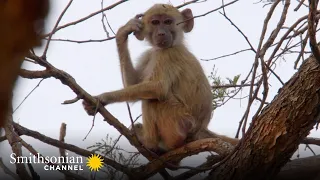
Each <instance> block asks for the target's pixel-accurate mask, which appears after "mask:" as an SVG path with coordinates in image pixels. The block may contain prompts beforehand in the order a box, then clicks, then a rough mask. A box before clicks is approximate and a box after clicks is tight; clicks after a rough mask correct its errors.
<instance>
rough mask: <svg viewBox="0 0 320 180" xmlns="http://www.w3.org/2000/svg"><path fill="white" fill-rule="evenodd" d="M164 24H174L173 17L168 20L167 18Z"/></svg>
mask: <svg viewBox="0 0 320 180" xmlns="http://www.w3.org/2000/svg"><path fill="white" fill-rule="evenodd" d="M164 24H166V25H170V24H172V19H167V20H165V21H164Z"/></svg>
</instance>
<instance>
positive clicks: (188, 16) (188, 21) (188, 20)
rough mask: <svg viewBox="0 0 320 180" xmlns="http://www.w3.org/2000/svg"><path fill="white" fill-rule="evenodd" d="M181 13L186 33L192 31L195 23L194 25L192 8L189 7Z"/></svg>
mask: <svg viewBox="0 0 320 180" xmlns="http://www.w3.org/2000/svg"><path fill="white" fill-rule="evenodd" d="M181 15H182V17H183V21H185V22H184V25H183V31H184V32H185V33H188V32H190V31H192V29H193V25H194V20H193V14H192V11H191V9H189V8H188V9H185V10H183V11H181Z"/></svg>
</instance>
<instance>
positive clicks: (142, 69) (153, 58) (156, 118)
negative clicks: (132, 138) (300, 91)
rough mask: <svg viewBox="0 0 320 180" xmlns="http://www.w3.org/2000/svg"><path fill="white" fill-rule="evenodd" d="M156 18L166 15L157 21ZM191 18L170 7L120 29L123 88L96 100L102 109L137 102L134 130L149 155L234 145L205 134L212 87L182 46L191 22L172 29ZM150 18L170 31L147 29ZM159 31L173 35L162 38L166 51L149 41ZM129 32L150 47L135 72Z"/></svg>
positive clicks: (154, 10)
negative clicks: (209, 141)
mask: <svg viewBox="0 0 320 180" xmlns="http://www.w3.org/2000/svg"><path fill="white" fill-rule="evenodd" d="M159 13H160V15H163V14H164V15H163V16H157V15H158V14H159ZM190 16H191V17H192V12H191V10H190V9H186V10H184V11H182V12H179V11H178V10H177V9H176V8H174V7H173V6H170V5H161V4H160V5H159V4H157V5H155V6H153V7H151V8H150V9H149V10H148V11H147V12H146V13H145V14H144V17H143V20H142V21H141V20H139V19H138V18H137V17H136V18H134V19H132V20H130V21H129V22H128V23H127V24H126V25H124V26H123V27H121V28H120V29H119V31H118V33H117V35H116V42H117V47H118V53H119V58H120V64H121V71H122V76H123V83H124V86H125V88H124V89H122V90H118V91H113V92H106V93H103V94H100V95H99V96H96V97H97V98H99V99H100V101H101V103H102V104H103V105H107V104H110V103H115V102H123V101H129V102H134V101H138V100H141V101H142V118H143V123H142V126H141V124H137V125H135V128H136V129H137V132H138V133H137V135H138V137H139V139H140V141H141V142H142V143H143V145H144V146H146V147H147V148H149V149H152V150H158V149H159V148H161V149H164V150H165V151H168V150H171V149H175V148H177V147H179V146H181V145H183V144H185V143H186V142H187V139H191V140H197V139H200V138H206V137H208V136H209V137H220V138H222V139H224V140H226V141H228V142H230V139H232V138H228V137H224V136H220V135H217V134H215V133H213V132H210V131H209V130H208V129H207V126H208V124H209V121H210V119H211V113H212V93H211V87H210V84H209V82H208V79H207V77H206V75H205V74H204V71H203V69H202V67H201V65H200V63H199V61H198V60H197V59H196V57H195V56H194V55H193V54H192V53H191V52H190V51H189V50H188V49H187V48H186V46H185V45H184V44H183V35H184V32H190V31H191V30H192V28H193V19H192V20H190V21H187V22H185V23H182V25H176V23H178V22H180V21H182V20H185V19H189V17H190ZM148 18H158V19H159V20H161V21H163V19H166V18H172V19H173V20H175V21H174V24H172V25H171V26H170V25H163V26H153V25H151V24H148V23H149V21H148ZM157 28H158V29H157ZM161 28H163V29H161ZM158 30H162V32H170V33H171V32H172V31H173V32H174V36H173V35H171V34H169V35H168V37H166V38H167V39H166V40H170V41H172V45H171V46H170V47H166V48H159V47H157V46H156V45H155V42H157V41H156V40H158V39H156V40H155V39H153V38H154V36H152V35H154V34H153V33H157V32H158ZM131 32H134V34H135V36H136V37H137V38H138V39H139V40H143V39H144V38H146V39H147V40H148V41H149V42H150V44H151V45H152V48H151V49H149V50H147V51H146V52H145V53H143V54H142V55H141V57H140V59H139V63H138V64H137V66H136V67H133V65H132V62H131V58H130V54H129V50H128V41H127V39H128V35H129V34H130V33H131ZM156 35H158V34H156ZM156 38H158V37H156ZM158 41H159V40H158ZM83 105H84V107H85V109H86V111H87V112H88V114H90V115H92V114H93V112H94V107H90V106H89V105H88V104H87V103H86V102H83ZM135 128H133V129H135ZM160 146H161V147H160Z"/></svg>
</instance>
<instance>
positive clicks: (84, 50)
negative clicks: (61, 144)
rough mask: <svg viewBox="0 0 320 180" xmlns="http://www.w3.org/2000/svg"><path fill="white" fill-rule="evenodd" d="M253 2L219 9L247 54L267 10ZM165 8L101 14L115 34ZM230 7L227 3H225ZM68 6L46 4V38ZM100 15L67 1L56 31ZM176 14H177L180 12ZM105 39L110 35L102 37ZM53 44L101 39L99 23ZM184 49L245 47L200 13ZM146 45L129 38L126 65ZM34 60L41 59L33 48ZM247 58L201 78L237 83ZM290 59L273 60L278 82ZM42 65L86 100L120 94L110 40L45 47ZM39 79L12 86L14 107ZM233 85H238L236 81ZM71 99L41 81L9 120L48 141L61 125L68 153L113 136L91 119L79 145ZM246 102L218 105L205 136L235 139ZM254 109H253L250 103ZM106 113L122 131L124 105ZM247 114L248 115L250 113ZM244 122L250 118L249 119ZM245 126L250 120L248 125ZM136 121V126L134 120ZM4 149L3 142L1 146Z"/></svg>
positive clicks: (81, 116) (140, 4)
mask: <svg viewBox="0 0 320 180" xmlns="http://www.w3.org/2000/svg"><path fill="white" fill-rule="evenodd" d="M257 1H258V0H255V1H252V0H245V1H239V2H237V3H235V4H233V5H231V6H229V7H227V8H226V12H227V15H228V17H229V18H230V19H232V20H233V22H234V23H235V24H236V25H237V26H238V27H240V28H241V30H242V31H243V32H244V33H245V34H246V35H247V37H248V38H249V40H250V41H251V43H252V44H253V46H254V47H257V46H258V42H259V37H260V33H261V30H262V24H263V21H264V18H265V16H266V13H267V12H268V10H269V7H270V6H267V7H265V8H263V4H261V3H258V4H254V3H255V2H257ZM115 2H117V1H114V0H108V1H105V2H104V6H105V7H106V6H108V5H111V4H113V3H115ZM167 2H168V1H167V0H166V1H160V0H159V1H156V0H143V1H142V0H140V1H137V0H131V1H128V2H126V3H123V4H121V5H119V6H117V7H116V8H114V9H111V10H110V11H106V12H105V13H106V15H107V17H108V20H109V23H110V25H111V27H112V29H113V30H114V31H115V32H116V31H117V30H118V28H119V27H120V26H122V25H123V24H125V23H126V22H127V21H128V20H129V19H130V18H132V17H134V16H135V15H136V14H138V13H142V12H144V11H145V10H146V9H147V8H149V7H150V6H152V5H153V4H154V3H167ZM170 2H171V3H172V4H173V5H180V4H182V3H183V2H184V1H183V0H172V1H170ZM227 2H230V1H226V3H227ZM67 3H68V1H66V0H55V1H52V2H51V4H52V6H51V12H50V16H49V18H48V22H47V31H51V29H52V28H53V26H54V24H55V22H56V20H57V18H58V16H59V15H60V13H61V11H62V10H63V9H64V8H65V6H66V4H67ZM296 5H297V3H296V1H292V5H291V8H290V10H289V11H290V13H289V16H287V21H286V23H285V24H286V26H290V25H291V24H292V23H293V22H295V21H296V20H297V18H299V17H301V16H303V15H306V14H307V8H305V7H304V6H302V7H301V10H300V11H299V12H294V11H293V8H295V7H296ZM219 6H221V1H215V0H208V1H206V2H204V3H197V4H192V5H190V6H188V7H189V8H191V9H192V11H193V14H194V15H200V14H203V13H205V12H207V11H210V10H212V9H215V8H217V7H219ZM282 7H283V6H282V5H279V6H278V8H277V10H276V12H275V13H274V16H273V18H272V20H271V23H270V26H269V29H268V35H269V33H270V32H271V31H272V30H273V29H274V28H275V26H276V24H277V23H278V20H279V16H280V12H281V11H282ZM100 8H101V1H100V0H93V1H74V2H73V3H72V5H71V7H70V8H69V9H68V11H67V13H66V14H65V15H64V17H63V18H62V20H61V22H60V25H63V24H66V23H68V22H72V21H75V20H78V19H80V18H82V17H85V16H87V15H88V14H90V13H92V12H95V11H97V10H99V9H100ZM182 9H185V7H184V8H182ZM109 32H110V34H111V35H112V32H111V31H110V30H109ZM53 38H59V39H71V40H89V39H103V38H106V33H105V32H104V30H103V27H102V23H101V15H100V14H99V15H96V16H94V17H93V18H90V19H89V20H86V21H85V22H82V23H79V24H77V25H75V26H70V27H68V28H65V29H62V30H60V31H58V32H57V33H56V34H55V35H54V36H53ZM186 45H187V46H188V47H189V49H190V51H191V52H192V53H194V55H195V56H196V57H197V58H198V59H209V58H214V57H217V56H221V55H224V54H228V53H233V52H235V51H238V50H242V49H246V48H248V45H247V43H246V41H245V39H244V38H243V37H242V36H241V35H240V34H239V33H238V31H237V30H236V29H235V28H234V27H233V26H232V25H231V24H230V23H229V22H228V21H227V20H226V19H225V18H224V17H223V16H222V15H220V14H219V13H218V12H215V13H212V14H208V15H207V16H204V17H200V18H197V19H195V27H194V29H193V31H192V32H191V33H188V34H186ZM147 46H148V44H147V43H145V42H140V41H138V40H136V39H135V38H134V37H133V36H130V37H129V48H130V52H131V56H132V59H133V60H134V61H136V58H137V57H138V56H139V54H141V53H142V52H143V51H144V50H145V49H146V48H147ZM37 52H38V54H39V55H41V54H42V50H41V49H39V50H38V51H37ZM254 56H255V54H253V53H252V52H250V51H248V52H245V53H241V54H238V55H236V56H232V57H227V58H224V59H220V60H216V61H200V63H201V65H202V67H203V68H204V70H205V73H206V74H207V75H208V76H209V74H210V72H211V71H212V68H213V67H214V66H215V69H216V70H217V75H219V76H221V77H222V78H226V77H233V76H235V75H238V74H241V77H240V80H242V79H243V78H244V77H245V76H246V75H247V73H248V72H249V70H250V69H251V66H252V63H253V61H254ZM295 58H296V56H295V55H293V56H286V59H285V60H282V61H279V63H278V65H277V69H276V73H278V75H280V76H281V78H282V80H283V81H284V82H286V81H287V80H288V79H289V78H290V77H291V76H292V75H293V73H294V72H295V71H294V70H293V63H294V61H295ZM47 59H48V61H49V62H50V63H52V64H53V65H54V66H55V67H57V68H59V69H61V70H64V71H66V72H68V73H69V74H70V75H72V76H73V77H74V78H75V80H76V82H77V83H78V84H79V85H80V86H81V87H83V88H84V89H85V90H86V91H87V92H89V93H90V94H92V95H97V94H100V93H102V92H106V91H112V90H117V89H121V88H122V87H123V85H122V80H121V75H120V68H119V59H118V55H117V51H116V45H115V41H114V40H110V41H105V42H100V43H84V44H77V43H70V42H51V44H50V47H49V51H48V54H47ZM23 68H26V69H30V70H36V69H42V68H39V67H38V66H35V65H32V64H30V63H24V64H23ZM39 81H40V79H34V80H26V79H19V84H18V86H17V89H16V91H15V93H14V108H15V107H17V105H18V104H19V103H20V102H21V101H22V100H23V99H24V98H25V96H26V95H27V94H28V93H29V92H30V91H31V90H32V89H33V88H34V87H35V86H36V85H37V83H38V82H39ZM239 82H240V81H239ZM270 84H271V87H270V90H269V98H268V101H269V102H270V101H271V100H272V99H273V98H274V95H275V94H276V93H277V91H278V89H279V88H280V87H281V84H280V83H279V82H278V81H277V80H276V79H275V78H273V77H272V78H271V80H270ZM246 95H248V91H247V89H244V90H243V91H242V93H240V96H237V97H241V96H242V97H243V96H246ZM74 97H75V94H74V93H73V92H72V91H71V90H70V88H68V87H67V86H65V85H63V84H61V82H60V81H59V80H56V79H54V78H50V79H46V80H44V81H43V82H42V83H41V85H40V87H38V88H37V89H36V90H35V91H34V92H33V93H32V95H31V96H30V97H29V98H28V99H27V100H26V101H25V102H24V103H23V105H22V106H21V107H20V108H19V109H18V110H17V111H16V112H15V113H14V120H15V121H16V122H19V123H20V124H21V125H23V126H25V127H27V128H29V129H32V130H36V131H39V132H40V133H42V134H44V135H46V136H50V137H52V138H58V137H59V128H60V125H61V123H63V122H64V123H66V124H67V136H66V142H67V143H72V144H74V145H76V146H79V147H82V148H86V147H88V146H90V145H92V144H94V143H95V142H98V141H100V140H101V139H102V138H104V137H105V136H106V135H107V134H109V135H110V136H112V137H113V138H116V137H117V136H118V135H119V133H118V132H117V130H115V129H114V128H113V127H112V126H110V125H109V124H107V123H106V122H104V121H103V118H102V116H101V115H97V117H96V121H95V124H94V128H93V130H92V131H91V133H90V134H89V136H88V137H87V139H86V140H85V141H83V138H84V137H85V135H86V134H87V132H88V131H89V130H90V127H91V125H92V116H88V115H87V114H86V113H85V111H84V110H83V108H82V105H81V102H80V101H79V102H77V103H74V104H70V105H61V103H62V102H63V101H65V100H69V99H72V98H74ZM247 101H248V100H247V99H244V100H241V101H240V100H231V101H229V102H228V103H227V104H226V105H224V106H223V107H221V108H218V109H217V110H216V111H215V112H214V116H213V120H212V121H211V123H210V126H209V129H210V130H212V131H215V132H217V133H220V134H225V135H228V136H235V134H236V130H237V127H238V122H239V120H240V119H241V117H242V115H243V113H244V110H245V109H246V105H247ZM140 105H141V104H140V103H135V104H133V105H131V110H132V113H133V117H134V118H135V117H136V116H138V115H139V114H140ZM255 105H259V104H258V103H257V102H256V103H255ZM107 109H108V110H109V111H110V112H111V113H112V114H113V115H114V116H115V117H116V118H118V119H119V120H121V122H122V123H123V124H125V125H126V126H129V125H130V119H129V115H128V111H127V108H126V105H125V103H118V104H112V105H109V106H107ZM254 110H255V108H253V110H252V111H251V112H253V113H254ZM251 115H252V114H251ZM249 119H250V120H251V118H249ZM140 120H141V119H140ZM310 136H313V137H320V133H319V132H316V131H314V130H313V131H312V132H311V134H310ZM23 138H24V139H25V140H26V141H27V142H28V143H30V144H31V145H32V146H33V147H34V148H35V149H36V150H37V151H39V152H40V153H42V154H44V155H52V154H58V149H56V148H51V149H50V150H51V151H50V152H48V150H47V148H48V147H50V146H47V145H44V144H43V143H41V142H39V141H36V140H33V139H32V138H28V137H24V136H23ZM3 144H7V142H3ZM120 145H122V147H123V148H130V146H129V145H128V143H127V140H126V139H125V138H122V139H121V141H120ZM10 153H11V150H10V147H9V146H7V145H6V150H5V151H1V152H0V156H1V157H2V158H3V161H4V162H5V163H6V164H7V165H8V166H9V167H10V168H11V169H14V165H12V164H10V163H9V160H10V159H9V155H10ZM300 153H301V154H302V156H301V157H304V156H310V155H311V153H310V152H306V153H303V152H302V151H300ZM1 173H3V172H2V171H1V170H0V174H1Z"/></svg>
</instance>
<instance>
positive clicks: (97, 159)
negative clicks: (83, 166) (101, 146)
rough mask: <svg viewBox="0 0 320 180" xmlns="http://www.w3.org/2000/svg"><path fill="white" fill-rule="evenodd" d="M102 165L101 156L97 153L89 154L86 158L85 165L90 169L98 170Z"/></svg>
mask: <svg viewBox="0 0 320 180" xmlns="http://www.w3.org/2000/svg"><path fill="white" fill-rule="evenodd" d="M102 166H103V158H102V157H101V156H100V155H99V154H91V156H89V157H88V158H87V167H88V168H89V169H90V170H91V171H99V170H100V168H102Z"/></svg>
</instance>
